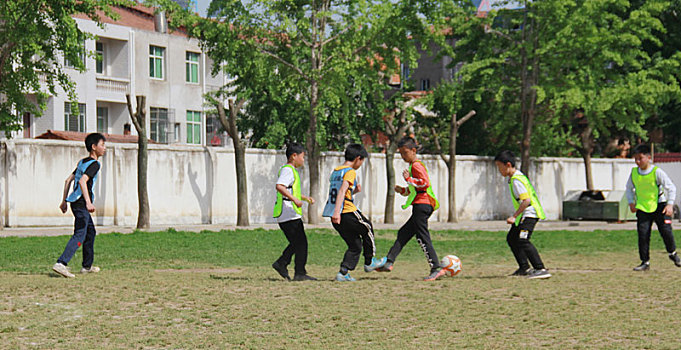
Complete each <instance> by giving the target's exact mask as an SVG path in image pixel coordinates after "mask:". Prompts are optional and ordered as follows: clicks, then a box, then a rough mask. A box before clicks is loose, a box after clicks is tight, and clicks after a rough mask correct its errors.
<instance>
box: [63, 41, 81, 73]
mask: <svg viewBox="0 0 681 350" xmlns="http://www.w3.org/2000/svg"><path fill="white" fill-rule="evenodd" d="M79 51H80V52H78V58H79V59H80V62H81V63H82V64H83V66H85V40H83V41H82V42H81V44H80V48H79ZM64 67H67V68H76V65H75V63H74V62H71V61H70V60H69V59H68V58H67V57H66V56H64Z"/></svg>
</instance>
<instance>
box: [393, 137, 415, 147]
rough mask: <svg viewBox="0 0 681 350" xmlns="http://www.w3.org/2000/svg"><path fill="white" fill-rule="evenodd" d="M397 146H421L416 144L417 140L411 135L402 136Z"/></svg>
mask: <svg viewBox="0 0 681 350" xmlns="http://www.w3.org/2000/svg"><path fill="white" fill-rule="evenodd" d="M397 147H398V148H400V147H405V148H408V149H414V148H418V147H419V146H418V145H417V144H416V140H414V138H413V137H410V136H405V137H403V138H401V139H400V140H399V141H397Z"/></svg>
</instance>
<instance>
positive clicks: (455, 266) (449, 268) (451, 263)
mask: <svg viewBox="0 0 681 350" xmlns="http://www.w3.org/2000/svg"><path fill="white" fill-rule="evenodd" d="M440 266H442V269H443V270H445V275H447V276H449V277H452V276H456V275H458V274H459V272H461V260H460V259H459V258H458V257H457V256H456V255H447V256H445V257H444V258H442V260H441V261H440Z"/></svg>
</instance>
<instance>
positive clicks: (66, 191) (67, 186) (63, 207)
mask: <svg viewBox="0 0 681 350" xmlns="http://www.w3.org/2000/svg"><path fill="white" fill-rule="evenodd" d="M75 178H76V176H75V175H73V174H69V177H67V178H66V181H64V192H63V194H62V197H61V204H59V209H60V210H61V212H62V213H66V209H67V206H66V197H67V196H68V195H69V189H71V182H73V180H74V179H75Z"/></svg>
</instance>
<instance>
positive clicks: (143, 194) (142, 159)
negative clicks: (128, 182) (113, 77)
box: [125, 94, 150, 228]
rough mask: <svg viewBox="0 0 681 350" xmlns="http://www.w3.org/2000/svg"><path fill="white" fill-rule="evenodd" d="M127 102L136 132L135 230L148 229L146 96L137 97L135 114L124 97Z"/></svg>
mask: <svg viewBox="0 0 681 350" xmlns="http://www.w3.org/2000/svg"><path fill="white" fill-rule="evenodd" d="M125 99H126V100H127V101H128V112H129V113H130V118H131V119H132V123H133V125H135V130H137V135H138V136H137V199H138V204H139V205H138V206H139V211H138V213H137V228H148V227H149V215H150V214H149V193H148V191H147V165H148V147H147V145H148V139H147V111H146V103H147V97H146V96H137V112H133V107H132V101H131V100H130V95H129V94H127V95H125Z"/></svg>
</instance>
